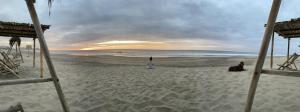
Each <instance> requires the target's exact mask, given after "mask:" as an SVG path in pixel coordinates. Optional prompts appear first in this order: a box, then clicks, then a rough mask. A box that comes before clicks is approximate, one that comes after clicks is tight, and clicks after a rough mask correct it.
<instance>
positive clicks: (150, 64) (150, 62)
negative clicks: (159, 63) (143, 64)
mask: <svg viewBox="0 0 300 112" xmlns="http://www.w3.org/2000/svg"><path fill="white" fill-rule="evenodd" d="M152 60H153V58H152V56H151V57H150V58H149V62H148V69H154V64H153V63H152Z"/></svg>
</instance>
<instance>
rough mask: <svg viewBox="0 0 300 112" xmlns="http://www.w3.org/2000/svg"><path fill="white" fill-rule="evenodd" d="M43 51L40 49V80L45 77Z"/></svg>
mask: <svg viewBox="0 0 300 112" xmlns="http://www.w3.org/2000/svg"><path fill="white" fill-rule="evenodd" d="M43 57H44V55H43V49H41V48H40V78H43V77H44V62H43Z"/></svg>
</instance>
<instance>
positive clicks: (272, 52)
mask: <svg viewBox="0 0 300 112" xmlns="http://www.w3.org/2000/svg"><path fill="white" fill-rule="evenodd" d="M271 45H272V46H271V58H270V67H271V69H273V54H274V31H273V34H272V44H271Z"/></svg>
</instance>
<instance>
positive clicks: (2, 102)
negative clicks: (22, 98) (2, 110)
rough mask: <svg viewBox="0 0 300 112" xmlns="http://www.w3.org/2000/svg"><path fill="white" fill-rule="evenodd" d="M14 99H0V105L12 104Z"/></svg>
mask: <svg viewBox="0 0 300 112" xmlns="http://www.w3.org/2000/svg"><path fill="white" fill-rule="evenodd" d="M14 100H15V99H14V98H13V97H0V104H1V105H2V104H5V103H7V102H13V101H14Z"/></svg>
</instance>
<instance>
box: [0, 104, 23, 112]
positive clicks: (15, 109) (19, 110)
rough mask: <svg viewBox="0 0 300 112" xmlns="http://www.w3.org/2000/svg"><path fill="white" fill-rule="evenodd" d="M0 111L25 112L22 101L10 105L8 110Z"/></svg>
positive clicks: (0, 111) (2, 111)
mask: <svg viewBox="0 0 300 112" xmlns="http://www.w3.org/2000/svg"><path fill="white" fill-rule="evenodd" d="M0 112H24V109H23V107H22V105H21V103H18V104H17V105H16V106H10V107H9V108H8V109H7V110H0Z"/></svg>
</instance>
